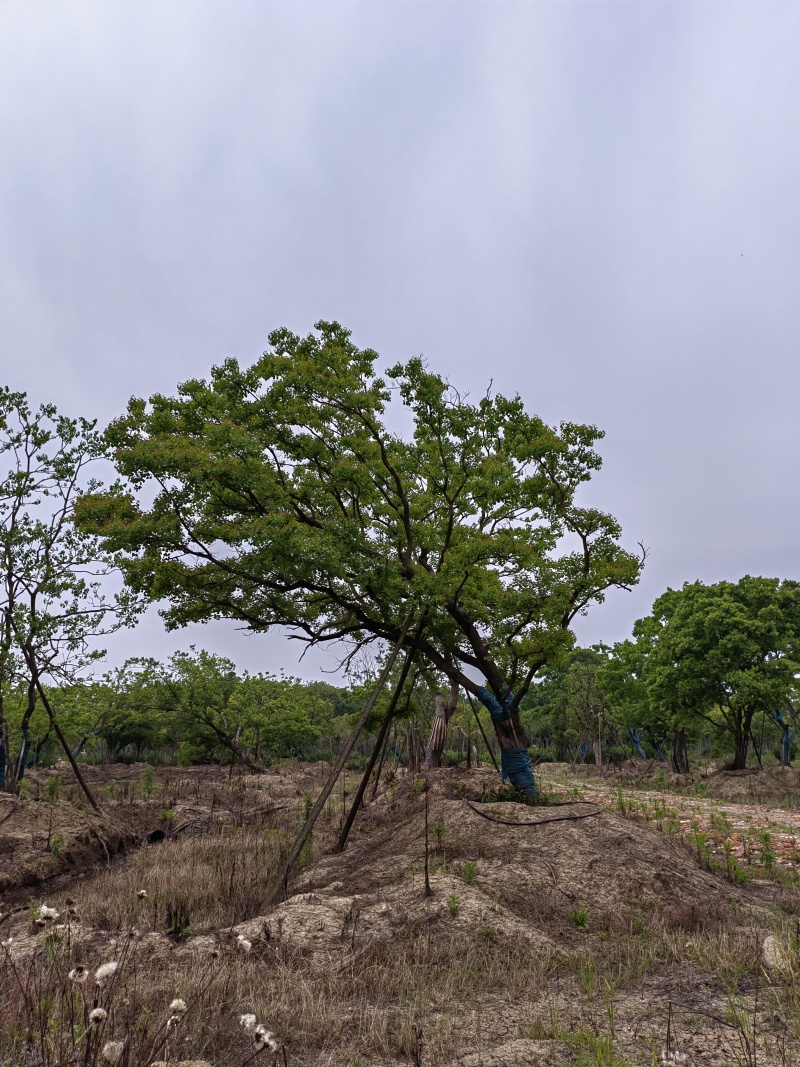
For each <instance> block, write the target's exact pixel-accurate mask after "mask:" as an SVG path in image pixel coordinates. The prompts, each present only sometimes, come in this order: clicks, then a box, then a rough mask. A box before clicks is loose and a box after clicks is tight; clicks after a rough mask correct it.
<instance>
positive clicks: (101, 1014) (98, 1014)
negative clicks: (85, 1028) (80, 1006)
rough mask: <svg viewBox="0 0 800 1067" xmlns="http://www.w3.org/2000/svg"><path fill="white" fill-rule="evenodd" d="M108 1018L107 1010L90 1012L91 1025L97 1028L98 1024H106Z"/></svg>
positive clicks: (94, 1009)
mask: <svg viewBox="0 0 800 1067" xmlns="http://www.w3.org/2000/svg"><path fill="white" fill-rule="evenodd" d="M107 1018H108V1012H107V1011H106V1009H105V1008H92V1010H91V1011H90V1012H89V1025H90V1026H97V1024H98V1023H102V1022H105V1020H106V1019H107Z"/></svg>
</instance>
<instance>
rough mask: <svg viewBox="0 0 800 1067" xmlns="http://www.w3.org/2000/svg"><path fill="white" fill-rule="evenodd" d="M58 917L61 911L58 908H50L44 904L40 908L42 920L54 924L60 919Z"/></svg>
mask: <svg viewBox="0 0 800 1067" xmlns="http://www.w3.org/2000/svg"><path fill="white" fill-rule="evenodd" d="M58 916H59V911H58V909H57V908H48V906H47V905H46V904H42V906H41V907H40V908H39V918H40V919H46V920H48V921H52V922H54V921H55V920H56V919H57V918H58Z"/></svg>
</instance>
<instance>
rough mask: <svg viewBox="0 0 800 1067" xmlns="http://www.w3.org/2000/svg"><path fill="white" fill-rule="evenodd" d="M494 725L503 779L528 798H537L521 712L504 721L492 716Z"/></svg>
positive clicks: (514, 712)
mask: <svg viewBox="0 0 800 1067" xmlns="http://www.w3.org/2000/svg"><path fill="white" fill-rule="evenodd" d="M492 725H493V726H494V732H495V735H496V737H497V740H498V741H499V743H500V754H501V759H502V768H503V777H508V780H509V781H510V782H511V784H512V785H513V786H515V787H516V788H519V789H522V791H523V792H525V793H526V794H527V795H528V796H531V797H533V796H535V795H536V794H537V793H538V792H539V790H538V789H537V787H536V781H535V779H534V777H533V768H532V767H531V757H530V754H529V753H528V746H529V741H528V737H527V735H526V733H525V730H524V728H523V726H522V721H521V719H520V716H519V710H514V711H513V712H512V713H511V714H510V715H508V716H506V717H505V718H502V719H499V718H495V717H494V716H492Z"/></svg>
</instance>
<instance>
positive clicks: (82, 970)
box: [69, 963, 89, 983]
mask: <svg viewBox="0 0 800 1067" xmlns="http://www.w3.org/2000/svg"><path fill="white" fill-rule="evenodd" d="M88 977H89V968H88V967H84V966H83V964H82V963H81V964H79V965H78V966H77V967H73V968H72V970H71V971H70V972H69V980H70V982H79V983H80V982H85V981H86V979H87V978H88Z"/></svg>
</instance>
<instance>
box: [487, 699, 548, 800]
mask: <svg viewBox="0 0 800 1067" xmlns="http://www.w3.org/2000/svg"><path fill="white" fill-rule="evenodd" d="M478 699H479V700H480V702H481V704H483V705H484V707H487V708H488V709H489V714H490V715H491V717H492V722H501V721H502V720H503V719H509V718H511V714H512V702H513V700H514V694H513V693H510V692H507V693H506V694H505V695H504V697H503V703H502V704H501V703H500V701H499V700H498V699H497V697H496V696H495V695H494V693H493V692H492V691H491V690H490V689H486V688H483V689H479V690H478ZM500 774H501V778H502V781H504V782H506V781H508V782H511V784H512V785H513V786H514V788H515V789H521V790H522V792H523V793H525V794H526V795H527V796H532V795H535V794H537V793H538V792H539V789H538V787H537V785H536V779H535V778H534V777H533V767H532V765H531V756H530V752H528V750H527V748H504V749H501V751H500Z"/></svg>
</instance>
